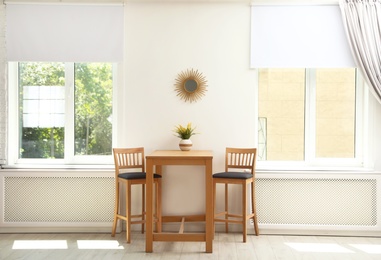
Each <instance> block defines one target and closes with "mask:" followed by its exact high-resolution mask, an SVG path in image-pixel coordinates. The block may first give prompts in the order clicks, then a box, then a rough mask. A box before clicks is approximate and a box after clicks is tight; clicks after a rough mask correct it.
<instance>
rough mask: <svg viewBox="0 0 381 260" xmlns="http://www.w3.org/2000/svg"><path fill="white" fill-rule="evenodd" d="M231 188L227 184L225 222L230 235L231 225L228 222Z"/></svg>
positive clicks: (226, 230)
mask: <svg viewBox="0 0 381 260" xmlns="http://www.w3.org/2000/svg"><path fill="white" fill-rule="evenodd" d="M228 215H229V187H228V184H227V183H226V184H225V219H226V222H225V232H226V233H228V232H229V223H228V220H229V216H228Z"/></svg>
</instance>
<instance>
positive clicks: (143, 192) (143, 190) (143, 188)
mask: <svg viewBox="0 0 381 260" xmlns="http://www.w3.org/2000/svg"><path fill="white" fill-rule="evenodd" d="M145 212H146V185H145V184H142V220H144V219H145ZM142 234H144V222H143V223H142Z"/></svg>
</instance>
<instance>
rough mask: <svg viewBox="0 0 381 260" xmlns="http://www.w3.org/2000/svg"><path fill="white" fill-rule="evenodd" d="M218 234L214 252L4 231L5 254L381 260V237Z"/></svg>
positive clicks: (1, 254)
mask: <svg viewBox="0 0 381 260" xmlns="http://www.w3.org/2000/svg"><path fill="white" fill-rule="evenodd" d="M241 241H242V237H241V234H225V233H217V234H216V236H215V240H214V242H213V248H214V251H213V253H212V254H207V253H204V250H205V244H204V243H200V242H188V243H183V242H155V243H154V253H145V242H144V235H143V234H140V233H133V236H132V243H131V244H126V243H125V233H121V234H117V235H116V237H115V238H112V237H111V236H110V234H0V259H1V260H3V259H6V260H12V259H32V260H39V259H52V260H60V259H65V260H67V259H76V260H77V259H80V260H83V259H91V260H96V259H113V260H114V259H116V260H117V259H134V260H135V259H168V260H172V259H192V260H193V259H227V260H235V259H237V260H242V259H250V260H256V259H257V260H264V259H266V260H272V259H277V260H278V259H279V260H280V259H282V260H295V259H306V260H307V259H308V260H309V259H321V260H331V259H332V260H337V259H343V260H344V259H345V260H347V259H349V260H350V259H359V260H360V259H361V260H368V259H381V238H371V237H329V236H276V235H260V236H258V237H256V236H254V235H249V236H248V242H247V243H242V242H241Z"/></svg>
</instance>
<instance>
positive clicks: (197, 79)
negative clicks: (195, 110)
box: [175, 69, 207, 103]
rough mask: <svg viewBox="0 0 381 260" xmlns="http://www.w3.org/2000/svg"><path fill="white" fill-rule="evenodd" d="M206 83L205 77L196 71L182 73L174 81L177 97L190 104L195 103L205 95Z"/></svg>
mask: <svg viewBox="0 0 381 260" xmlns="http://www.w3.org/2000/svg"><path fill="white" fill-rule="evenodd" d="M206 82H207V81H206V80H205V77H204V76H203V75H202V74H201V73H200V72H198V71H197V70H196V71H194V70H193V69H191V70H186V71H183V72H181V73H180V74H179V75H178V76H177V79H176V84H175V86H176V92H177V96H179V97H180V98H181V99H184V101H189V102H191V103H192V102H193V101H197V100H198V99H200V98H201V97H202V96H203V95H204V94H205V91H206Z"/></svg>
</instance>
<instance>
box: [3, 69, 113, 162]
mask: <svg viewBox="0 0 381 260" xmlns="http://www.w3.org/2000/svg"><path fill="white" fill-rule="evenodd" d="M90 63H91V62H90ZM110 63H111V64H112V74H113V100H112V107H113V108H112V115H113V116H112V147H114V144H115V143H116V139H117V138H116V137H117V132H116V129H117V120H116V118H117V117H116V107H117V98H116V97H117V96H118V95H117V94H116V92H117V89H118V64H117V63H113V62H110ZM64 64H65V148H64V149H65V156H64V158H63V159H48V158H46V159H45V158H36V159H34V158H33V159H32V158H27V159H25V158H19V151H18V149H19V147H20V137H19V135H20V125H19V105H20V104H19V98H18V96H19V80H18V78H19V75H18V73H19V71H18V62H9V63H8V86H9V87H8V91H9V93H8V99H9V100H8V101H9V110H8V121H9V124H8V133H9V134H8V140H9V144H14V145H12V146H10V145H9V146H8V158H9V160H8V164H9V165H13V166H16V165H17V166H33V165H38V167H41V166H44V165H47V166H49V167H51V166H58V167H59V166H62V165H65V166H68V165H98V166H99V165H113V157H112V154H110V155H75V154H74V153H75V151H74V94H75V91H74V87H75V80H74V74H75V73H74V64H75V62H64Z"/></svg>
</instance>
